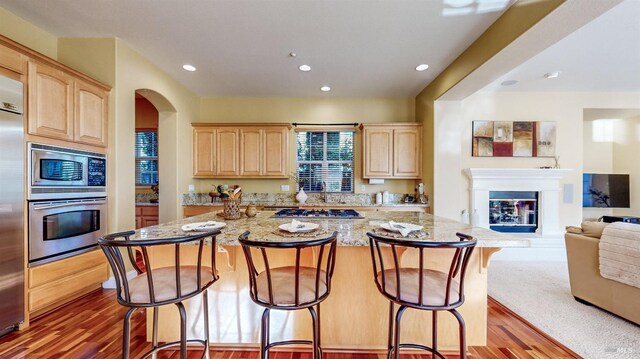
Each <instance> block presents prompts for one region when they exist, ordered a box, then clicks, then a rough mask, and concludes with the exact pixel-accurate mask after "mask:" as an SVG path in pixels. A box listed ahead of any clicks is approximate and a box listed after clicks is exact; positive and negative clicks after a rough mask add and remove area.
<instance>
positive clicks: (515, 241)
mask: <svg viewBox="0 0 640 359" xmlns="http://www.w3.org/2000/svg"><path fill="white" fill-rule="evenodd" d="M273 214H274V212H271V211H264V212H259V213H258V215H257V216H256V217H254V218H246V217H243V218H241V219H238V220H225V219H224V218H222V217H219V216H217V215H216V214H215V213H206V214H202V215H199V216H194V217H189V218H185V219H180V220H177V221H173V222H169V223H165V224H160V225H157V226H151V227H146V228H142V229H139V230H137V231H136V235H135V237H134V239H152V238H158V239H161V238H174V237H183V236H187V235H189V234H191V233H193V232H184V231H182V229H181V227H182V226H183V225H184V224H188V223H195V222H205V221H219V222H226V224H227V226H226V227H225V228H223V229H222V233H221V234H220V235H218V237H217V243H218V244H221V245H239V242H238V236H239V235H241V234H242V233H244V232H245V231H250V232H251V236H250V238H259V239H260V240H269V241H288V240H293V239H292V238H291V237H283V236H280V235H277V234H275V233H273V232H274V231H275V230H277V228H278V226H279V225H281V224H284V223H288V222H291V219H282V218H272V216H273ZM360 215H362V216H363V217H365V218H364V219H311V218H309V219H306V218H305V219H297V220H300V221H305V222H314V223H318V224H319V225H320V229H319V235H318V238H320V237H325V236H329V235H330V234H331V233H332V232H333V231H337V232H338V244H339V245H342V246H367V245H368V243H369V242H368V239H367V235H366V234H367V232H369V231H372V230H373V229H374V228H376V227H378V225H379V224H380V223H382V222H385V221H386V222H388V221H390V220H391V221H394V222H405V223H413V224H418V225H421V226H424V229H425V231H426V232H427V233H428V236H427V237H426V238H424V240H428V241H456V240H457V237H456V236H455V233H456V232H462V233H465V234H469V235H471V236H473V237H475V238H477V239H478V244H477V247H487V248H503V247H529V245H530V243H529V241H528V240H526V239H522V238H518V237H514V236H510V235H508V234H504V233H499V232H495V231H492V230H488V229H485V228H478V227H472V226H470V225H467V224H463V223H460V222H456V221H452V220H449V219H446V218H441V217H436V216H433V215H430V214H427V213H420V212H364V211H363V212H360ZM296 240H299V238H297V239H296Z"/></svg>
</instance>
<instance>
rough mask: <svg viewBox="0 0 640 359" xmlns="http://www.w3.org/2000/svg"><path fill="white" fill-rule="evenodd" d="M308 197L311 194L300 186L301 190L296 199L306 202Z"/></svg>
mask: <svg viewBox="0 0 640 359" xmlns="http://www.w3.org/2000/svg"><path fill="white" fill-rule="evenodd" d="M307 198H309V196H307V194H306V193H305V192H304V188H300V192H298V194H297V195H296V201H298V202H299V203H304V202H306V201H307Z"/></svg>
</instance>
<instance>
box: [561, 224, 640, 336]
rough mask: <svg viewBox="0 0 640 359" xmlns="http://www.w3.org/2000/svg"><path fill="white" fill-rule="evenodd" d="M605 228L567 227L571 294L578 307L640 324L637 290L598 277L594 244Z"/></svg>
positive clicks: (598, 226) (596, 248)
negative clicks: (590, 306)
mask: <svg viewBox="0 0 640 359" xmlns="http://www.w3.org/2000/svg"><path fill="white" fill-rule="evenodd" d="M607 224H608V223H603V222H582V227H567V233H566V234H565V237H564V239H565V243H566V246H567V260H568V264H569V281H570V282H571V294H573V296H574V298H575V299H576V300H577V301H579V302H581V303H584V304H588V305H595V306H597V307H600V308H602V309H604V310H606V311H609V312H611V313H613V314H616V315H618V316H620V317H622V318H625V319H627V320H630V321H632V322H634V323H636V324H640V288H637V287H633V286H630V285H627V284H623V283H620V282H617V281H613V280H610V279H606V278H603V277H602V276H601V275H600V269H599V263H598V250H599V249H598V242H599V241H600V237H601V236H602V231H603V230H604V227H606V225H607Z"/></svg>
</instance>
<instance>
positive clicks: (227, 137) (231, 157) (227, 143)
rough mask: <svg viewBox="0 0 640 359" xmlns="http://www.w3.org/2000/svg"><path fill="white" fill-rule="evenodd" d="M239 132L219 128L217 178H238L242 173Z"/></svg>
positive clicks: (217, 137) (217, 133)
mask: <svg viewBox="0 0 640 359" xmlns="http://www.w3.org/2000/svg"><path fill="white" fill-rule="evenodd" d="M239 137H240V136H239V131H238V130H237V129H233V128H218V130H217V131H216V150H217V151H216V176H218V177H224V176H231V177H236V176H238V174H239V173H240V168H239V167H240V166H239V163H240V161H239V159H240V154H239V153H238V152H239V149H240V146H239V144H238V139H239Z"/></svg>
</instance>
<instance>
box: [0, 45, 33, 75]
mask: <svg viewBox="0 0 640 359" xmlns="http://www.w3.org/2000/svg"><path fill="white" fill-rule="evenodd" d="M0 67H4V68H6V69H9V70H11V71H15V72H17V73H19V74H26V73H27V57H26V56H24V55H23V54H21V53H19V52H17V51H14V50H12V49H10V48H8V47H4V46H2V45H0Z"/></svg>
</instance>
